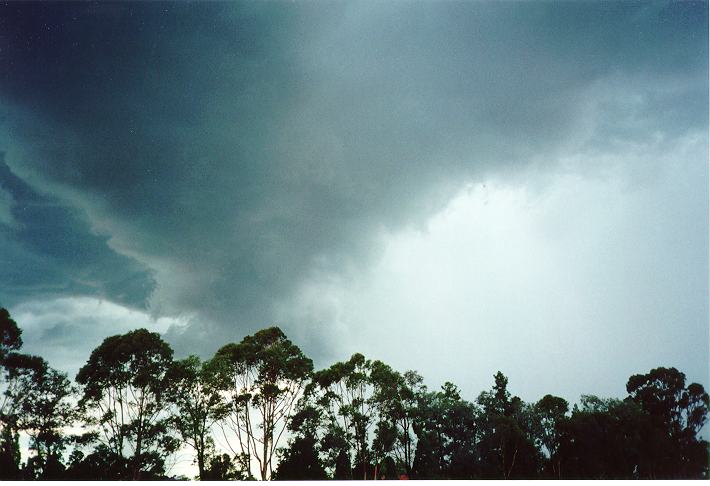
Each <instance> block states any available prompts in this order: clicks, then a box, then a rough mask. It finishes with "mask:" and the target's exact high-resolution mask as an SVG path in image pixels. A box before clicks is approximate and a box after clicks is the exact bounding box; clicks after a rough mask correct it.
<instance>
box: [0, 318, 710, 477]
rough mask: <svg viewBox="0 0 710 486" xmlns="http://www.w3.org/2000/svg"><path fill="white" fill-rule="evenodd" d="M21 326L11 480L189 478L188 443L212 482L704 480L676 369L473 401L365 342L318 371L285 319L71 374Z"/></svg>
mask: <svg viewBox="0 0 710 486" xmlns="http://www.w3.org/2000/svg"><path fill="white" fill-rule="evenodd" d="M21 334H22V333H21V329H20V328H19V327H18V325H17V324H16V323H15V322H14V321H13V320H12V318H11V317H10V314H9V312H8V311H7V310H6V309H0V391H1V395H0V479H27V480H30V479H43V480H45V479H93V480H102V479H105V480H120V479H181V478H175V477H169V469H170V467H169V465H170V459H171V457H174V456H175V454H176V453H177V452H178V451H179V450H184V449H186V448H187V449H189V450H191V451H192V453H193V455H194V463H195V464H196V466H197V470H198V477H197V479H201V480H232V479H239V480H247V479H262V480H269V479H289V480H294V479H312V480H313V479H397V478H402V477H407V478H412V479H488V478H490V479H518V478H564V479H569V478H594V479H602V478H618V479H630V478H642V479H643V478H645V479H656V478H659V479H660V478H708V442H707V441H705V440H702V439H701V438H700V437H699V432H700V429H701V428H702V427H703V425H704V424H705V422H706V420H707V413H708V394H707V393H706V392H705V390H704V388H703V386H702V385H700V384H698V383H691V384H687V385H686V379H685V375H684V374H683V373H681V372H680V371H678V370H677V369H675V368H656V369H653V370H651V371H649V372H648V373H646V374H638V375H634V376H631V377H630V378H629V380H628V383H627V386H626V389H627V392H628V396H627V397H625V398H623V399H613V398H612V399H602V398H598V397H596V396H582V397H581V400H580V403H579V404H575V405H574V406H573V407H572V408H571V409H570V406H569V404H568V402H567V401H566V400H564V399H563V398H560V397H556V396H553V395H545V396H544V397H542V398H541V399H540V400H539V401H537V402H535V403H526V402H524V401H523V400H521V399H520V398H519V397H517V396H513V395H511V393H510V391H509V390H508V379H507V378H506V377H505V376H504V375H503V373H501V372H498V373H496V374H495V376H494V377H493V383H492V387H491V389H490V390H487V391H484V392H482V393H481V394H480V395H479V396H478V398H477V399H476V400H475V401H473V402H470V401H467V400H465V399H464V398H462V396H461V394H460V391H459V389H458V388H457V387H456V386H455V385H454V384H452V383H448V382H447V383H445V384H444V385H443V386H442V387H441V389H439V390H429V389H428V388H427V387H426V386H425V385H424V383H423V379H422V377H421V376H420V375H419V374H418V373H417V372H415V371H407V372H404V373H401V372H398V371H396V370H394V369H392V368H391V367H390V366H388V365H387V364H385V363H383V362H381V361H378V360H369V359H366V358H365V357H364V356H363V355H362V354H355V355H353V356H352V357H351V358H350V359H349V360H347V361H344V362H338V363H335V364H333V365H332V366H330V367H329V368H326V369H323V370H319V371H316V370H314V368H313V362H312V361H311V359H309V358H308V357H307V356H306V355H305V354H304V353H303V352H302V351H301V350H300V349H299V348H298V346H296V345H295V344H294V343H292V342H291V341H290V340H289V339H288V338H287V337H286V336H285V335H284V333H283V332H282V331H281V330H280V329H279V328H277V327H271V328H268V329H264V330H261V331H258V332H256V333H255V334H254V335H251V336H247V337H245V338H244V339H243V340H242V341H241V342H239V343H231V344H227V345H225V346H223V347H222V348H220V349H219V350H218V351H217V352H216V354H215V355H214V357H212V358H211V359H209V360H207V361H203V360H201V359H200V358H198V357H196V356H189V357H188V358H185V359H182V360H176V359H174V356H173V350H172V349H171V348H170V346H169V345H168V344H167V343H166V342H164V341H163V340H162V339H161V337H160V335H159V334H157V333H152V332H149V331H147V330H145V329H138V330H135V331H131V332H128V333H126V334H123V335H116V336H110V337H108V338H106V339H105V340H104V341H103V343H101V345H99V346H98V347H97V348H96V349H94V350H93V351H92V353H91V355H90V356H89V358H88V360H87V362H86V364H85V365H84V366H83V367H82V368H81V369H80V370H79V372H78V374H77V375H76V377H75V380H74V381H72V380H70V379H69V378H68V377H67V375H66V374H64V373H62V372H60V371H57V370H55V369H53V368H51V367H50V366H49V365H48V363H47V362H46V361H45V360H44V359H43V358H41V357H38V356H31V355H27V354H23V353H21V352H20V351H19V350H20V348H21V346H22V338H21ZM20 433H24V434H25V435H26V436H27V437H28V438H29V445H28V447H29V454H25V455H26V456H27V459H26V460H25V461H24V462H23V461H22V458H21V456H22V455H21V454H20V440H19V438H20ZM182 479H187V478H182Z"/></svg>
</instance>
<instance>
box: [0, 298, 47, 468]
mask: <svg viewBox="0 0 710 486" xmlns="http://www.w3.org/2000/svg"><path fill="white" fill-rule="evenodd" d="M21 347H22V330H21V329H20V327H19V326H18V325H17V323H16V322H15V321H14V320H13V319H12V318H11V317H10V313H9V312H8V311H7V309H4V308H1V309H0V479H18V478H19V477H20V446H19V431H20V429H19V427H20V425H19V424H18V421H19V417H20V413H21V406H22V397H23V393H22V391H21V390H22V384H23V383H24V382H25V380H26V378H27V377H28V376H31V375H33V374H35V373H38V372H39V371H40V370H41V368H42V364H43V360H42V359H41V358H39V357H37V356H29V355H25V354H21V353H18V352H17V350H18V349H20V348H21Z"/></svg>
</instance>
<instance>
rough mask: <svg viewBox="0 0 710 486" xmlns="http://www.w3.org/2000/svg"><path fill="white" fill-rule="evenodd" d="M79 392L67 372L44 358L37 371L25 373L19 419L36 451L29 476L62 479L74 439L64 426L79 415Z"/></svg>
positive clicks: (28, 470) (32, 448)
mask: <svg viewBox="0 0 710 486" xmlns="http://www.w3.org/2000/svg"><path fill="white" fill-rule="evenodd" d="M40 359H41V358H40ZM75 393H76V389H75V388H74V387H73V386H72V385H71V383H70V381H69V379H68V378H67V376H66V373H62V372H59V371H57V370H54V369H52V368H50V367H49V365H48V364H47V363H46V362H45V361H44V360H41V361H40V362H39V363H38V364H37V368H36V370H35V371H34V372H33V373H26V374H24V375H23V376H22V378H21V381H20V385H19V389H18V394H19V397H18V398H19V401H20V403H21V405H20V413H19V417H18V421H17V423H18V428H19V429H21V430H22V431H24V432H25V433H27V434H28V435H29V437H30V443H29V447H30V450H31V451H33V453H34V454H33V455H32V457H30V459H29V460H28V463H27V467H26V471H27V474H26V477H27V478H35V479H62V476H63V472H64V465H63V463H62V454H63V452H64V450H65V448H66V447H67V445H68V444H69V442H70V441H71V440H72V437H71V436H69V435H67V434H66V432H65V430H64V429H65V428H67V427H69V426H71V425H72V424H73V423H74V421H75V420H76V419H77V418H78V414H77V412H76V403H75V400H74V395H75Z"/></svg>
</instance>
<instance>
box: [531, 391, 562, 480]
mask: <svg viewBox="0 0 710 486" xmlns="http://www.w3.org/2000/svg"><path fill="white" fill-rule="evenodd" d="M568 411H569V404H568V403H567V400H565V399H564V398H560V397H556V396H553V395H549V394H548V395H545V396H544V397H542V398H541V399H540V400H539V401H538V402H537V403H535V404H534V405H533V406H532V407H530V409H529V412H530V413H529V416H528V418H529V424H528V425H529V429H530V431H531V433H532V436H533V439H534V441H535V445H536V446H537V447H538V449H539V450H540V451H542V452H543V453H544V454H545V456H546V459H547V464H548V467H549V471H548V473H549V475H550V476H551V477H553V478H558V479H559V478H560V477H561V471H560V459H559V457H558V454H557V453H558V450H559V447H560V434H561V430H560V427H561V424H562V423H563V422H564V421H565V419H566V418H567V412H568Z"/></svg>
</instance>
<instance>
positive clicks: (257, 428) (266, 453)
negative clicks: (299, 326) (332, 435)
mask: <svg viewBox="0 0 710 486" xmlns="http://www.w3.org/2000/svg"><path fill="white" fill-rule="evenodd" d="M212 366H214V370H215V379H216V380H217V383H218V386H219V387H220V389H221V390H222V391H223V393H224V395H225V397H224V398H225V400H226V403H227V405H228V406H229V413H228V414H227V415H226V416H225V418H224V420H223V421H222V422H221V423H222V425H223V426H224V428H225V429H226V430H225V433H224V438H225V440H226V442H227V444H228V446H229V447H230V449H231V450H232V452H234V453H235V455H236V456H237V458H238V460H239V461H240V463H241V467H242V469H244V470H247V471H248V470H250V469H251V465H252V461H254V462H255V463H256V464H257V465H258V474H259V477H260V478H261V479H263V480H267V479H270V478H271V476H272V474H273V469H274V466H275V464H274V462H275V460H274V459H275V454H276V451H277V448H278V446H279V444H280V443H281V441H282V439H284V432H285V430H286V426H287V424H288V420H289V418H290V417H291V415H292V414H293V412H294V405H295V404H296V401H297V400H298V398H299V397H300V396H301V395H302V393H303V390H304V388H305V386H306V383H307V381H308V379H309V377H310V375H311V373H312V371H313V362H312V361H311V360H310V359H309V358H307V357H306V356H305V355H304V354H303V352H302V351H301V350H300V349H299V348H298V346H296V345H295V344H293V343H292V342H291V341H290V340H289V339H288V338H287V337H286V335H285V334H284V333H283V332H282V331H281V329H279V328H278V327H271V328H268V329H263V330H261V331H258V332H257V333H255V334H254V335H253V336H247V337H245V338H244V339H243V340H242V341H241V342H240V343H239V344H236V343H231V344H227V345H226V346H224V347H222V348H221V349H220V350H219V351H217V353H216V354H215V357H214V358H213V363H212ZM227 431H231V434H233V436H232V437H230V436H229V435H228V434H227V433H226V432H227ZM235 438H236V443H235V440H234V439H235Z"/></svg>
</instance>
